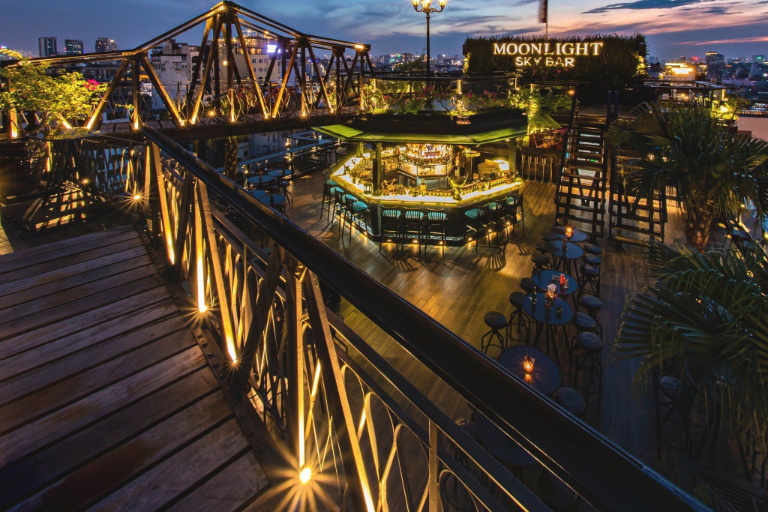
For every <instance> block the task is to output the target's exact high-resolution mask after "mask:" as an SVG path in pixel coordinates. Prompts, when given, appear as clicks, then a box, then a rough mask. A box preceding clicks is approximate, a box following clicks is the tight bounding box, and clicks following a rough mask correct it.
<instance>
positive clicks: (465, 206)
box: [318, 117, 527, 245]
mask: <svg viewBox="0 0 768 512" xmlns="http://www.w3.org/2000/svg"><path fill="white" fill-rule="evenodd" d="M525 121H526V120H525V119H523V120H522V122H521V120H520V119H519V118H517V117H511V119H509V118H508V119H504V120H501V121H499V120H498V119H497V120H493V121H492V123H493V128H497V129H495V130H486V131H478V130H482V129H483V128H484V127H483V125H482V124H481V125H480V126H472V127H467V126H462V125H458V124H456V125H454V126H448V127H446V126H439V125H437V124H436V123H434V121H431V120H429V121H427V123H428V125H427V126H425V127H424V128H425V129H424V131H421V132H420V133H407V132H401V133H382V132H381V131H378V132H372V131H364V130H360V129H355V128H350V127H347V126H341V125H336V126H329V127H322V128H320V129H319V130H318V131H321V132H323V133H326V134H329V135H333V136H335V137H339V138H342V139H343V140H345V141H347V143H348V144H349V145H350V146H349V151H348V154H349V156H348V157H347V158H346V159H345V160H342V161H340V162H339V163H338V164H337V165H336V166H335V167H333V168H332V169H331V170H330V172H329V173H327V176H326V182H327V184H328V187H327V190H326V194H327V196H330V197H331V198H332V199H333V200H334V201H335V204H334V206H333V208H334V209H343V207H345V206H346V203H347V202H350V203H355V202H359V203H363V204H364V206H365V209H363V205H358V206H357V207H356V209H357V211H355V212H353V213H354V220H353V223H354V225H355V226H356V227H358V228H359V229H361V230H362V232H364V233H365V234H366V235H367V236H370V237H372V238H373V239H376V240H379V239H380V238H382V237H383V238H384V240H383V241H385V242H386V241H387V240H388V237H387V233H388V227H387V226H386V224H387V221H388V220H393V221H396V222H395V223H398V224H400V223H402V222H404V221H405V217H403V216H404V215H405V214H406V212H408V216H409V217H411V218H414V217H416V216H418V215H419V214H421V216H422V217H424V218H428V217H431V218H432V219H433V220H434V219H439V220H440V223H441V229H440V230H439V232H436V233H432V234H428V235H426V236H425V237H424V238H423V240H421V241H423V242H425V243H436V244H443V243H444V244H450V245H459V244H463V243H465V242H468V241H471V239H472V234H471V231H472V229H468V224H472V221H475V220H482V217H485V218H490V217H491V216H493V221H494V222H495V223H497V224H499V225H505V224H506V221H505V220H504V219H505V218H506V216H507V215H508V214H509V211H508V208H507V205H508V203H509V204H516V201H517V198H519V197H521V196H522V189H523V181H522V180H521V179H520V177H519V176H518V175H517V173H516V172H515V171H514V164H513V165H512V166H511V167H512V169H510V161H511V162H514V158H515V144H514V141H515V139H517V138H520V137H523V136H525V135H526V133H527V130H526V127H527V125H526V123H525ZM413 122H414V124H415V123H417V122H418V121H416V120H414V121H413ZM500 122H501V123H502V124H504V125H505V126H504V127H503V128H501V129H498V128H499V123H500ZM361 124H369V125H370V124H371V123H365V121H363V122H362V123H357V128H363V129H365V128H368V127H369V126H360V125H361ZM377 128H378V126H377ZM411 130H412V131H416V128H415V127H411ZM429 130H431V132H430V131H429ZM497 142H507V143H508V144H507V146H506V147H507V150H508V152H507V155H506V157H505V158H500V157H499V154H498V146H494V150H492V149H491V147H490V144H492V143H497ZM508 200H509V201H508ZM350 207H351V204H350ZM478 212H481V213H478ZM478 215H479V216H480V217H481V218H480V219H478ZM393 217H394V219H393ZM401 217H402V218H401ZM392 229H395V228H392ZM406 238H409V239H410V238H411V237H406ZM414 238H416V237H414Z"/></svg>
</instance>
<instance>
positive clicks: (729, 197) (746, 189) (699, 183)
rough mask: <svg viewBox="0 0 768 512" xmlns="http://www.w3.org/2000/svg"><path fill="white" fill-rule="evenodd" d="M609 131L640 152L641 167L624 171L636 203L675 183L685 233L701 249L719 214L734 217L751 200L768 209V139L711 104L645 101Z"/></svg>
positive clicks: (761, 210) (616, 141)
mask: <svg viewBox="0 0 768 512" xmlns="http://www.w3.org/2000/svg"><path fill="white" fill-rule="evenodd" d="M608 137H609V139H610V140H611V142H613V143H614V144H615V145H620V146H622V147H623V148H626V149H629V150H630V151H633V152H634V153H636V154H637V155H638V156H639V158H638V160H639V162H638V168H637V169H636V170H634V171H632V172H631V173H629V174H627V175H625V176H624V180H625V184H626V189H627V192H628V194H629V195H631V196H634V198H635V204H638V202H639V201H640V200H641V199H648V201H651V200H652V199H653V196H654V194H655V193H657V191H659V190H662V189H663V187H674V188H675V190H676V192H677V196H678V198H679V200H680V204H681V207H682V213H683V220H684V223H685V225H684V232H685V238H686V240H687V242H688V243H689V244H690V245H692V246H694V247H696V248H697V249H698V250H699V251H703V250H704V249H705V247H706V245H707V242H708V240H709V230H710V227H711V225H712V221H713V220H714V219H715V218H733V217H735V216H736V215H737V212H738V210H739V208H740V206H741V205H742V204H743V203H745V202H748V201H751V202H754V203H755V205H756V207H757V214H758V215H759V216H760V217H762V216H763V215H764V214H765V207H766V205H765V204H763V201H760V186H759V182H760V180H762V179H765V178H766V177H767V176H768V169H766V165H765V161H766V159H768V143H766V142H765V141H762V140H760V139H756V138H754V137H749V136H745V135H741V134H736V133H733V131H732V130H730V129H729V128H728V127H727V126H725V125H724V124H723V123H722V122H721V121H720V120H719V119H718V118H717V116H716V115H714V114H713V113H712V110H711V109H709V108H705V107H702V106H696V105H693V106H691V105H687V106H681V107H672V108H670V109H665V110H663V109H661V108H660V107H659V105H658V104H657V103H644V104H642V105H640V106H639V107H638V108H637V109H635V111H634V112H633V115H632V117H631V118H630V119H627V120H620V121H618V122H616V123H615V124H614V125H613V126H612V127H611V129H610V130H609V132H608Z"/></svg>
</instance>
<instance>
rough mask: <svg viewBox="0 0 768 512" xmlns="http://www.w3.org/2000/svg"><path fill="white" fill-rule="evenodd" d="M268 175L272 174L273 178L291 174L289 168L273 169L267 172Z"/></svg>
mask: <svg viewBox="0 0 768 512" xmlns="http://www.w3.org/2000/svg"><path fill="white" fill-rule="evenodd" d="M267 175H268V176H272V177H273V178H283V177H285V176H290V175H291V170H290V169H274V170H271V171H269V172H268V173H267Z"/></svg>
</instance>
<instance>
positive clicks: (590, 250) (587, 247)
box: [582, 244, 603, 256]
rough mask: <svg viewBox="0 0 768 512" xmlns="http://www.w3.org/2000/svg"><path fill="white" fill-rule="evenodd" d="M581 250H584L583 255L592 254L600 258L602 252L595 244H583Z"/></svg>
mask: <svg viewBox="0 0 768 512" xmlns="http://www.w3.org/2000/svg"><path fill="white" fill-rule="evenodd" d="M582 248H583V249H584V252H585V253H587V254H593V255H595V256H600V255H601V254H602V253H603V250H602V249H601V248H600V246H599V245H595V244H584V245H583V246H582Z"/></svg>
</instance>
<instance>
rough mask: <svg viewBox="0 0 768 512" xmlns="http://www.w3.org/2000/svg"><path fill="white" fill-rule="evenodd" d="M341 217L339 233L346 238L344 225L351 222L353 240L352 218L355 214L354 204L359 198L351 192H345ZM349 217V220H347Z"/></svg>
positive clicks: (350, 232)
mask: <svg viewBox="0 0 768 512" xmlns="http://www.w3.org/2000/svg"><path fill="white" fill-rule="evenodd" d="M342 201H343V203H342V207H341V217H340V218H339V234H340V236H341V238H342V239H343V238H344V226H345V225H347V224H349V239H350V240H352V219H353V217H354V214H353V213H352V205H353V204H354V203H355V201H357V198H356V197H355V196H353V195H350V194H344V197H343V198H342ZM347 218H349V222H346V221H347Z"/></svg>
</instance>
